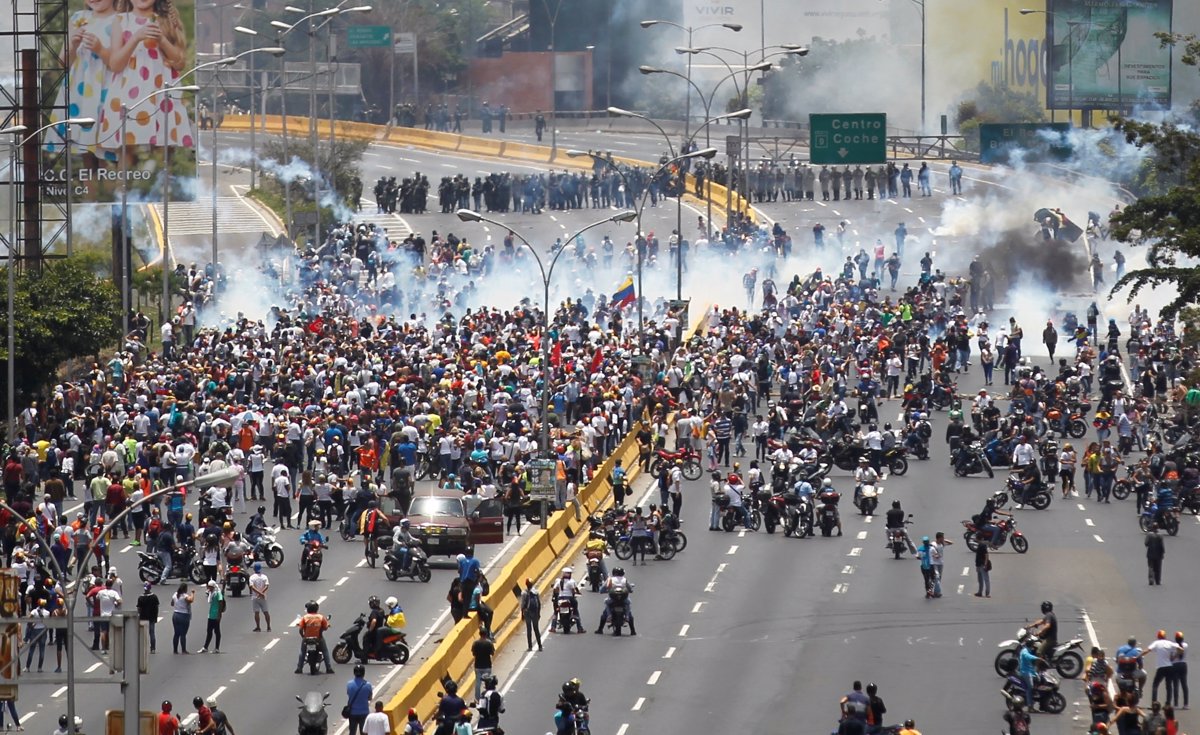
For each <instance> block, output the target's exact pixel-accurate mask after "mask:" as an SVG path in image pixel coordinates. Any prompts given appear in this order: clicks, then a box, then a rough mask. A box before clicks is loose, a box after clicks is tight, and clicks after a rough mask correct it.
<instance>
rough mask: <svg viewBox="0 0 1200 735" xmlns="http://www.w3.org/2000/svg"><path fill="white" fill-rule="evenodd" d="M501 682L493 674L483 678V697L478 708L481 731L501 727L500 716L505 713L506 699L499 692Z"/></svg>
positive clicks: (478, 726) (477, 705)
mask: <svg viewBox="0 0 1200 735" xmlns="http://www.w3.org/2000/svg"><path fill="white" fill-rule="evenodd" d="M499 683H500V680H499V679H498V678H496V676H495V675H493V674H488V675H486V676H484V677H483V696H481V697H480V698H479V702H478V703H477V704H476V707H477V708H478V709H479V724H478V725H476V727H477V728H478V729H480V730H483V729H486V728H489V727H490V728H493V729H495V728H496V727H498V726H499V725H500V714H501V713H502V712H504V698H503V697H502V696H500V692H498V691H497V688H498V685H499Z"/></svg>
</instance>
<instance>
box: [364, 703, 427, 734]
mask: <svg viewBox="0 0 1200 735" xmlns="http://www.w3.org/2000/svg"><path fill="white" fill-rule="evenodd" d="M379 704H380V703H379V702H376V703H375V708H376V710H378V709H379ZM385 716H386V715H385ZM385 732H386V731H385ZM424 733H425V726H424V725H422V724H421V718H420V716H418V715H417V711H416V710H415V709H410V710H409V711H408V718H407V719H406V720H405V722H404V733H403V735H424ZM372 735H374V733H372Z"/></svg>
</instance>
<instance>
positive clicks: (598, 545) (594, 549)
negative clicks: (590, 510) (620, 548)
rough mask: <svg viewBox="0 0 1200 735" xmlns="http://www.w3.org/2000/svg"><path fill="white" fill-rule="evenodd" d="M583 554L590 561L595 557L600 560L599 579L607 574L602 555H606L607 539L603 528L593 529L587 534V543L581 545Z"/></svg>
mask: <svg viewBox="0 0 1200 735" xmlns="http://www.w3.org/2000/svg"><path fill="white" fill-rule="evenodd" d="M583 555H584V557H585V558H586V559H587V560H588V561H589V562H590V561H591V560H592V559H596V560H598V561H599V562H600V579H604V578H606V577H607V576H608V569H607V568H606V567H605V565H604V557H605V556H607V555H608V541H607V540H606V539H605V538H604V529H603V528H598V529H594V530H593V531H591V532H590V533H589V534H588V540H587V544H585V545H584V547H583Z"/></svg>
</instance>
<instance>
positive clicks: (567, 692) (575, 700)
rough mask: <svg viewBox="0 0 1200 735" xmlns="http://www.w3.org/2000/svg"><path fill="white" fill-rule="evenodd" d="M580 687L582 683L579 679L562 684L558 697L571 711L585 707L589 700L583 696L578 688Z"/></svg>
mask: <svg viewBox="0 0 1200 735" xmlns="http://www.w3.org/2000/svg"><path fill="white" fill-rule="evenodd" d="M582 686H583V682H581V681H580V680H579V679H571V680H570V681H566V682H563V685H562V694H561V695H559V696H560V698H561V699H562V701H564V702H566V703H567V704H569V705H570V706H571V708H572V709H575V708H582V707H587V706H588V703H589V702H591V700H590V699H588V698H587V697H586V696H584V694H583V690H582V689H581V688H580V687H582Z"/></svg>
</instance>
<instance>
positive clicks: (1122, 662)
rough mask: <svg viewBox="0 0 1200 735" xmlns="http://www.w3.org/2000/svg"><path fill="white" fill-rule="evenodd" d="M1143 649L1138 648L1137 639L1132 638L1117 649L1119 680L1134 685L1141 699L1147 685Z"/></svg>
mask: <svg viewBox="0 0 1200 735" xmlns="http://www.w3.org/2000/svg"><path fill="white" fill-rule="evenodd" d="M1143 665H1144V664H1143V661H1142V649H1140V648H1138V644H1137V639H1136V638H1130V639H1129V640H1128V641H1127V642H1126V643H1125V645H1123V646H1121V647H1120V648H1118V649H1117V680H1118V683H1119V682H1120V681H1121V680H1122V679H1123V680H1125V681H1130V682H1132V683H1133V686H1134V689H1135V690H1136V692H1137V695H1138V696H1139V697H1141V696H1142V687H1144V686H1145V685H1146V670H1145V668H1143Z"/></svg>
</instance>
